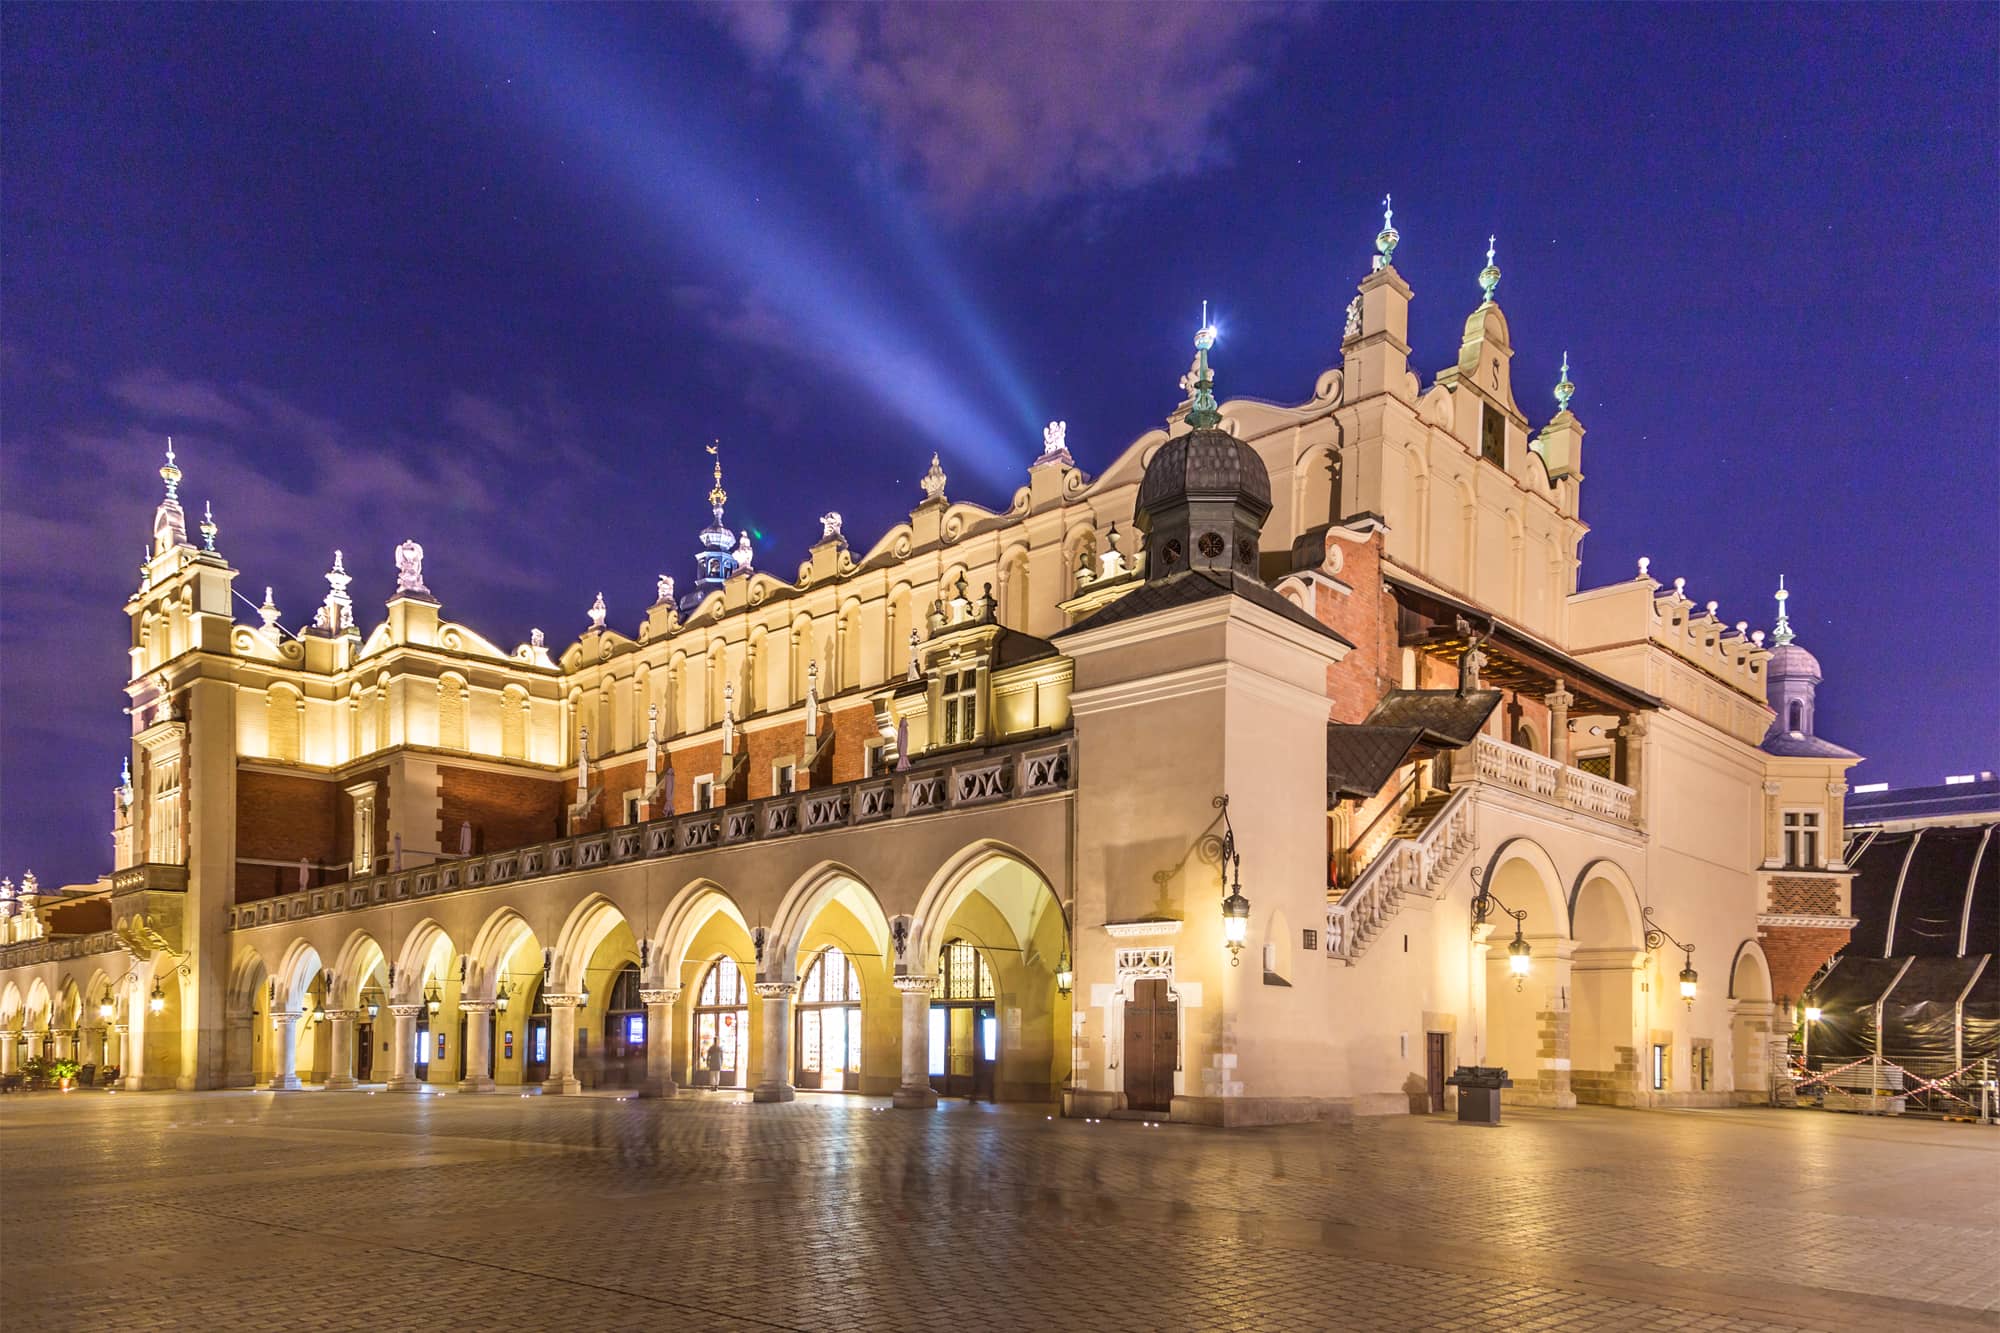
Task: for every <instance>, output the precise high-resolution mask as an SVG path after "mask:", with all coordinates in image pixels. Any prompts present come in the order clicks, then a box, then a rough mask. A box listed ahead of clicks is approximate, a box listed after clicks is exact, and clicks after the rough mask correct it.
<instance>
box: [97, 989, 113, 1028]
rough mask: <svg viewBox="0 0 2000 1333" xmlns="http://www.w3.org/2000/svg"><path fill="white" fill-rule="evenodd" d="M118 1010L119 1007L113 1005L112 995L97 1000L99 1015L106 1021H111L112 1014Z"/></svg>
mask: <svg viewBox="0 0 2000 1333" xmlns="http://www.w3.org/2000/svg"><path fill="white" fill-rule="evenodd" d="M116 1012H117V1009H116V1007H115V1006H113V1005H112V1003H111V997H110V996H109V995H106V996H105V997H104V998H103V999H101V1000H99V1001H98V1002H97V1016H98V1017H99V1018H101V1019H103V1020H104V1021H105V1022H107V1023H109V1022H110V1021H111V1015H112V1014H114V1013H116Z"/></svg>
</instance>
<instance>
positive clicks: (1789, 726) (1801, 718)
mask: <svg viewBox="0 0 2000 1333" xmlns="http://www.w3.org/2000/svg"><path fill="white" fill-rule="evenodd" d="M1790 717H1791V720H1790V721H1788V722H1787V723H1786V724H1785V730H1787V731H1804V730H1805V729H1806V706H1805V704H1804V702H1803V701H1801V700H1798V699H1794V700H1792V707H1791V713H1790Z"/></svg>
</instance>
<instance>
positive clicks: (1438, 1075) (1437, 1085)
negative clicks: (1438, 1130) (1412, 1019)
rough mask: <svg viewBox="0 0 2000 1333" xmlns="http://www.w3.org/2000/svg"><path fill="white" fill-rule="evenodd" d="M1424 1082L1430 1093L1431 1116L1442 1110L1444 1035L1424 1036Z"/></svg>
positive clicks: (1430, 1033)
mask: <svg viewBox="0 0 2000 1333" xmlns="http://www.w3.org/2000/svg"><path fill="white" fill-rule="evenodd" d="M1424 1082H1425V1083H1426V1084H1427V1085H1428V1087H1429V1091H1430V1099H1431V1101H1430V1105H1431V1114H1432V1115H1436V1114H1438V1113H1439V1112H1440V1111H1442V1110H1444V1033H1442V1032H1426V1033H1425V1034H1424Z"/></svg>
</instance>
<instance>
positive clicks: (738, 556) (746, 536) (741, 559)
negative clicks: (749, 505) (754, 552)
mask: <svg viewBox="0 0 2000 1333" xmlns="http://www.w3.org/2000/svg"><path fill="white" fill-rule="evenodd" d="M729 558H730V559H731V560H733V561H735V562H736V568H735V569H734V570H733V571H732V572H733V573H737V574H748V573H749V572H750V569H751V559H750V530H749V529H748V528H745V529H744V530H743V531H741V532H739V533H737V534H736V549H735V550H734V551H731V552H730V553H729Z"/></svg>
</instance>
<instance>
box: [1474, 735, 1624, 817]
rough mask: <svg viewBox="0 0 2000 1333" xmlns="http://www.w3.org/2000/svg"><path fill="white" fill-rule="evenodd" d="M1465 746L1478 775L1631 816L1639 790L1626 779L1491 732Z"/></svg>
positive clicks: (1595, 811)
mask: <svg viewBox="0 0 2000 1333" xmlns="http://www.w3.org/2000/svg"><path fill="white" fill-rule="evenodd" d="M1466 748H1467V749H1468V750H1470V751H1471V756H1472V778H1473V780H1475V781H1478V782H1491V783H1495V784H1497V785H1499V786H1502V787H1506V788H1509V789H1510V790H1513V791H1517V792H1521V793H1523V794H1524V795H1528V796H1533V797H1535V798H1537V799H1538V800H1543V801H1547V802H1549V803H1550V804H1552V805H1561V806H1566V807H1568V808H1569V809H1571V810H1576V811H1579V812H1581V813H1583V814H1587V815H1595V816H1597V817H1598V818H1600V819H1608V820H1612V821H1613V822H1615V823H1620V824H1630V823H1631V822H1632V815H1633V802H1634V796H1635V793H1634V792H1633V790H1632V789H1631V788H1630V787H1627V786H1625V785H1624V784H1623V783H1619V782H1613V781H1612V780H1611V779H1610V778H1601V777H1598V776H1597V775H1596V774H1594V773H1586V772H1584V771H1583V770H1582V769H1580V768H1570V767H1567V766H1566V765H1563V764H1560V763H1557V762H1556V761H1555V760H1553V759H1550V758H1549V757H1548V756H1546V755H1539V754H1536V753H1535V752H1534V751H1533V750H1526V749H1523V748H1521V747H1520V746H1518V745H1509V744H1508V743H1507V742H1505V741H1496V740H1494V739H1493V738H1492V737H1491V736H1483V735H1482V736H1476V737H1474V738H1473V741H1472V744H1471V745H1470V746H1468V747H1466Z"/></svg>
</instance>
